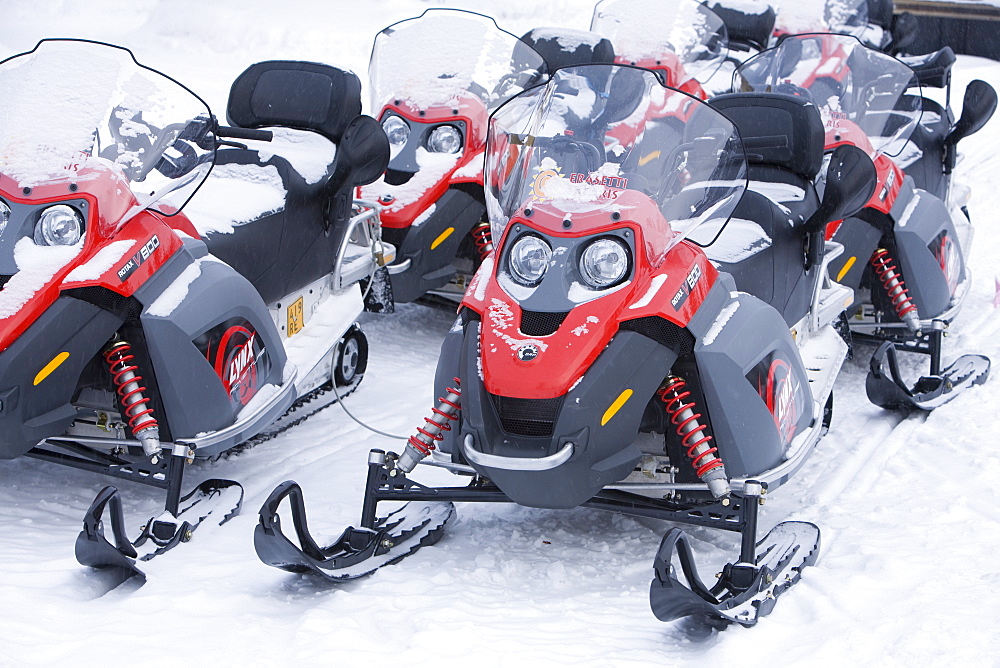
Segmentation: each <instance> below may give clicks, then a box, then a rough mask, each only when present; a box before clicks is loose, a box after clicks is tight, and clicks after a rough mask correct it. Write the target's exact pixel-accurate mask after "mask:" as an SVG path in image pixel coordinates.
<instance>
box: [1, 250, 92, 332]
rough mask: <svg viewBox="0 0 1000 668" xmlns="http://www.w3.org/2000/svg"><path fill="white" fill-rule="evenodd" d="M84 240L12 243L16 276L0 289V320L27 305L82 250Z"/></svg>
mask: <svg viewBox="0 0 1000 668" xmlns="http://www.w3.org/2000/svg"><path fill="white" fill-rule="evenodd" d="M85 240H86V237H84V238H82V239H80V241H78V242H77V243H75V244H73V245H72V246H38V245H36V244H35V242H34V240H33V239H32V238H31V237H23V238H21V239H19V240H18V241H17V243H16V244H14V262H16V263H17V273H16V274H14V275H13V276H12V277H11V279H10V280H9V281H7V283H6V284H5V285H4V286H3V290H0V320H2V319H4V318H9V317H11V316H12V315H14V314H15V313H17V312H18V311H19V310H20V308H21V307H22V306H24V305H25V304H27V303H28V301H30V300H31V298H32V297H34V296H35V293H36V292H38V291H39V290H41V289H42V288H43V287H45V285H46V284H47V283H48V282H49V281H51V280H52V277H53V276H55V275H56V274H57V273H59V271H60V270H62V269H63V268H65V267H66V265H68V264H69V263H70V262H72V260H73V258H75V257H76V256H77V255H79V254H80V251H82V250H83V244H84V242H85Z"/></svg>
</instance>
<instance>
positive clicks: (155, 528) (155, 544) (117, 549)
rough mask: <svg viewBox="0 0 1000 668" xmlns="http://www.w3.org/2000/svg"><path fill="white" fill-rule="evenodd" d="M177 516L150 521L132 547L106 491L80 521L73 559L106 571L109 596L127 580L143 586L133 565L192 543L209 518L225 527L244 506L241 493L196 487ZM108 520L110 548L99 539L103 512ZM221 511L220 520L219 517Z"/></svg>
mask: <svg viewBox="0 0 1000 668" xmlns="http://www.w3.org/2000/svg"><path fill="white" fill-rule="evenodd" d="M180 502H181V503H180V506H181V507H180V510H179V512H178V513H177V515H176V516H173V515H170V514H169V513H164V514H163V515H161V516H160V517H154V518H150V520H149V521H148V522H147V523H146V525H145V526H144V527H143V529H142V533H141V534H140V535H139V537H138V538H137V539H136V540H135V541H129V539H128V536H127V534H126V531H125V518H124V513H123V512H122V503H121V496H120V494H119V492H118V489H117V488H115V487H113V486H110V485H109V486H107V487H105V488H104V489H102V490H101V491H100V493H98V495H97V497H96V498H95V499H94V502H93V503H92V504H91V505H90V509H89V510H88V511H87V514H86V516H85V517H84V520H83V531H81V532H80V535H79V536H77V539H76V559H77V561H79V562H80V563H81V564H83V565H84V566H91V567H93V568H99V569H103V570H106V571H108V572H109V573H110V575H111V577H109V579H108V585H109V590H110V589H114V588H115V587H117V586H118V585H120V584H122V583H124V582H125V581H126V580H129V579H131V578H138V579H139V580H140V581H141V582H145V579H146V574H145V573H144V572H143V571H142V570H141V569H140V568H139V567H138V565H137V563H136V562H137V561H149V560H150V559H152V558H154V557H156V556H158V555H160V554H163V553H164V552H166V551H168V550H170V549H173V548H174V547H176V546H177V545H179V544H180V543H185V542H187V541H188V540H190V539H191V534H192V533H193V532H194V530H195V529H197V528H198V527H199V526H200V525H201V523H202V522H203V521H204V520H205V519H207V518H208V517H209V516H210V515H213V514H215V515H216V516H218V517H221V519H220V520H219V524H220V525H221V524H225V523H226V522H228V521H229V520H230V519H232V518H233V517H235V516H236V515H238V514H239V512H240V508H241V507H242V505H243V487H242V486H241V485H240V484H239V483H237V482H234V481H232V480H221V479H212V480H206V481H205V482H203V483H201V484H200V485H198V486H197V487H196V488H194V489H193V490H192V491H191V492H190V493H188V494H187V495H186V496H184V497H182V498H181V500H180ZM106 509H107V510H108V512H109V513H110V515H111V517H110V520H111V532H112V536H113V538H114V544H112V543H111V542H110V541H109V540H108V539H107V538H106V537H105V535H104V522H103V521H102V518H103V516H104V511H105V510H106ZM222 510H224V511H225V512H224V514H222V515H221V516H220V514H219V511H222Z"/></svg>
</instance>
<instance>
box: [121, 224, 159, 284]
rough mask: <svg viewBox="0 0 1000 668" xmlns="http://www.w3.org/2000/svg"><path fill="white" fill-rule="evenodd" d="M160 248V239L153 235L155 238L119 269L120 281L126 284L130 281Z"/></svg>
mask: <svg viewBox="0 0 1000 668" xmlns="http://www.w3.org/2000/svg"><path fill="white" fill-rule="evenodd" d="M159 247H160V238H159V237H158V236H156V235H155V234H154V235H153V238H152V239H150V240H149V241H147V242H146V243H145V244H143V246H142V248H140V249H139V252H138V253H136V254H135V255H133V256H132V257H130V258H129V260H128V262H126V263H125V264H123V265H122V266H121V267H119V269H118V280H119V281H121V282H122V283H124V282H125V281H127V280H128V277H129V276H131V275H132V273H133V272H135V270H136V269H138V268H139V267H141V266H142V264H143V263H144V262H145V261H146V260H148V259H149V258H150V256H151V255H152V254H153V252H154V251H155V250H156V249H157V248H159Z"/></svg>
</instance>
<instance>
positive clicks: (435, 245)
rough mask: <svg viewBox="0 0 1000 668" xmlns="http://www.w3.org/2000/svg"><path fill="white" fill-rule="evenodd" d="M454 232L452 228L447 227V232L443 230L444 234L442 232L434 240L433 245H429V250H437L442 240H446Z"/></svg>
mask: <svg viewBox="0 0 1000 668" xmlns="http://www.w3.org/2000/svg"><path fill="white" fill-rule="evenodd" d="M454 231H455V228H454V227H449V228H448V229H447V230H445V231H444V232H442V233H441V234H440V235H439V236H438V238H437V239H435V240H434V243H432V244H431V250H434V249H435V248H437V247H438V246H440V245H441V244H443V243H444V240H445V239H447V238H448V237H450V236H451V233H452V232H454Z"/></svg>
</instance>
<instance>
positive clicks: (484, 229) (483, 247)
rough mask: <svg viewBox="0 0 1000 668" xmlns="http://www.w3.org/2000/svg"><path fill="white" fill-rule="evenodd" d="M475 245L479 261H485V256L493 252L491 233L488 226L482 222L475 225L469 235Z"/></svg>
mask: <svg viewBox="0 0 1000 668" xmlns="http://www.w3.org/2000/svg"><path fill="white" fill-rule="evenodd" d="M469 234H471V235H472V240H473V241H474V242H475V243H476V250H477V251H479V259H480V260H485V259H486V256H487V255H489V254H490V253H492V252H493V233H492V232H491V231H490V224H489V223H488V222H486V221H484V220H481V221H479V222H478V223H476V225H475V227H473V228H472V231H471V232H470V233H469Z"/></svg>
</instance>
